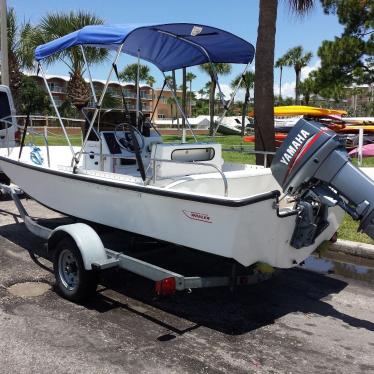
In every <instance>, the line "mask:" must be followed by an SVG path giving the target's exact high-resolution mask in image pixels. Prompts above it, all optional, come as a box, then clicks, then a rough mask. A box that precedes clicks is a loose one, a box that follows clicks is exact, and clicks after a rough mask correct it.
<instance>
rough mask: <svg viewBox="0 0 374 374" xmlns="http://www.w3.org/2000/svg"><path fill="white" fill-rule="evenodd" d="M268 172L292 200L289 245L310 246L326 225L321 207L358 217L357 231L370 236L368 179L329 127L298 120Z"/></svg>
mask: <svg viewBox="0 0 374 374" xmlns="http://www.w3.org/2000/svg"><path fill="white" fill-rule="evenodd" d="M271 171H272V173H273V176H274V177H275V179H276V180H277V182H278V183H279V184H280V186H281V187H282V189H283V192H284V193H285V194H288V195H291V196H293V197H294V198H295V201H296V202H297V204H296V211H297V216H298V218H297V224H296V228H295V232H294V235H293V238H292V240H291V245H293V246H294V247H295V248H301V247H303V246H306V245H310V244H312V242H313V240H314V239H315V238H316V236H318V234H319V233H320V232H321V230H323V229H324V228H326V225H328V223H327V221H326V214H327V213H326V211H327V208H328V207H332V206H335V205H339V206H340V207H341V208H342V209H344V210H345V211H346V212H347V213H349V214H350V215H351V216H352V217H353V218H354V219H356V220H360V227H359V230H361V231H363V232H365V233H366V234H368V235H369V236H370V237H372V238H374V181H373V180H372V179H370V178H369V177H367V176H366V175H365V174H364V173H363V172H362V171H361V170H359V169H358V168H357V167H355V166H354V165H353V164H352V163H351V162H350V158H349V156H348V154H347V152H346V150H345V147H344V142H343V141H342V139H341V138H340V137H339V135H338V134H336V133H335V132H334V131H332V130H330V129H328V128H327V127H325V126H323V125H322V124H320V123H317V122H310V121H306V120H304V119H302V120H300V121H299V122H298V123H297V124H296V125H295V126H294V128H293V129H292V130H291V131H290V133H289V135H288V136H287V138H286V139H285V141H284V142H283V144H282V146H281V147H280V148H279V149H278V151H277V153H276V155H275V157H274V160H273V163H272V165H271ZM321 212H323V213H322V215H321Z"/></svg>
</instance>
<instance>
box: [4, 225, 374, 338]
mask: <svg viewBox="0 0 374 374" xmlns="http://www.w3.org/2000/svg"><path fill="white" fill-rule="evenodd" d="M0 235H2V236H3V237H5V238H6V239H8V240H10V241H12V242H14V243H15V244H17V245H19V246H21V247H23V248H24V249H25V250H27V251H28V252H29V253H30V254H31V255H35V254H36V255H38V256H42V257H45V250H44V249H43V247H44V246H43V241H42V240H40V239H38V238H36V237H35V236H33V235H32V234H30V233H29V232H28V231H27V229H26V228H25V226H24V225H23V224H10V225H4V226H1V228H0ZM34 260H35V258H34ZM36 262H38V261H36ZM39 265H40V266H42V267H43V268H45V266H43V264H39ZM200 265H201V264H200ZM179 266H180V264H179ZM46 270H47V269H46ZM100 284H101V285H100V287H99V291H98V293H97V295H95V296H94V297H93V298H91V299H90V300H88V301H87V302H85V303H84V304H83V305H84V306H85V307H86V308H87V309H92V310H96V311H97V312H99V313H108V312H110V311H112V310H114V309H124V310H127V311H130V312H132V313H134V314H137V315H139V316H141V317H142V318H145V319H147V320H149V321H151V322H153V323H155V324H157V325H160V326H162V327H164V328H167V329H168V330H170V331H171V332H172V333H173V334H166V335H165V336H162V337H159V340H169V339H173V338H175V337H176V336H178V335H183V334H184V333H186V332H188V331H191V330H194V329H196V328H199V327H200V326H205V327H208V328H210V329H214V330H217V331H219V332H222V333H225V334H228V335H241V334H244V333H247V332H250V331H253V330H256V329H258V328H261V327H263V326H267V325H271V324H274V323H275V322H276V320H277V319H279V318H281V317H283V316H285V315H287V314H290V313H302V314H305V316H306V318H308V315H311V314H316V315H319V316H322V317H331V318H335V319H337V320H340V321H342V322H344V323H346V324H347V325H349V326H351V327H354V328H365V329H367V330H369V331H374V323H373V322H370V321H366V320H363V319H359V318H356V317H353V316H350V315H349V314H344V313H341V312H339V311H337V310H336V309H335V308H334V307H333V306H332V305H331V304H330V303H329V300H330V299H331V298H332V295H334V294H337V293H339V292H340V291H342V290H343V289H344V288H345V287H346V286H347V283H346V282H344V281H342V280H340V279H335V278H332V277H330V276H326V275H324V274H320V273H316V272H312V271H308V270H304V269H289V270H283V271H280V272H278V273H277V274H276V275H275V276H273V278H271V279H270V280H267V281H265V282H262V283H259V284H256V285H251V286H243V287H238V288H236V289H235V290H234V291H233V292H231V291H230V290H229V288H206V289H196V290H193V291H192V292H177V293H176V294H174V295H172V296H169V297H162V298H157V297H155V294H154V283H153V282H151V281H148V280H146V279H144V278H142V277H140V276H137V275H134V274H129V273H127V272H125V271H122V270H119V269H112V270H111V271H106V272H104V273H103V274H102V277H101V282H100ZM113 293H114V294H116V296H114V297H113ZM118 295H120V297H118ZM141 304H143V306H142V305H141ZM134 305H135V306H134ZM136 305H138V306H136ZM139 305H140V306H139ZM181 325H182V327H181Z"/></svg>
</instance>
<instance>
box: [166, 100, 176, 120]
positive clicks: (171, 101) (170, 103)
mask: <svg viewBox="0 0 374 374" xmlns="http://www.w3.org/2000/svg"><path fill="white" fill-rule="evenodd" d="M174 102H175V101H174V98H173V97H168V98H167V104H169V105H170V115H171V119H172V122H173V120H174V116H173V107H174Z"/></svg>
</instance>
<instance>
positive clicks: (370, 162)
mask: <svg viewBox="0 0 374 374" xmlns="http://www.w3.org/2000/svg"><path fill="white" fill-rule="evenodd" d="M163 138H164V141H166V142H179V141H180V137H179V136H176V135H167V136H164V137H163ZM197 138H198V140H199V141H202V142H212V141H213V139H212V138H210V137H208V136H198V137H197ZM187 141H188V142H192V141H193V138H192V137H187ZM214 141H216V142H218V143H221V144H222V146H223V148H231V147H233V146H244V147H245V149H247V148H248V149H251V148H252V149H253V147H251V146H250V145H248V143H245V142H243V139H242V138H241V136H236V135H230V136H217V137H216V138H214ZM71 142H72V145H74V146H79V145H81V142H82V140H81V138H80V137H79V136H72V137H71ZM27 143H33V144H36V145H44V142H43V140H42V138H41V137H37V136H35V137H26V143H25V144H27ZM48 144H49V145H67V143H66V140H65V138H64V137H63V136H55V135H51V136H49V137H48ZM223 158H224V160H225V161H226V162H237V163H245V164H254V163H255V156H254V155H251V154H247V153H244V152H242V153H240V152H230V151H224V152H223ZM352 162H353V164H355V165H357V159H353V160H352ZM363 166H367V167H374V157H367V158H364V159H363ZM358 225H359V224H358V222H356V221H354V220H353V219H352V218H351V217H350V216H348V215H347V214H346V215H345V217H344V220H343V223H342V225H341V226H340V227H339V231H338V237H339V238H340V239H345V240H352V241H357V242H362V243H369V244H374V240H372V239H370V238H369V237H368V236H367V235H365V234H361V233H358V232H357V228H358Z"/></svg>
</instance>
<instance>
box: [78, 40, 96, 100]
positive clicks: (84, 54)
mask: <svg viewBox="0 0 374 374" xmlns="http://www.w3.org/2000/svg"><path fill="white" fill-rule="evenodd" d="M80 47H81V51H82V55H83V60H84V63H85V65H86V66H87V72H88V77H89V80H90V87H91V91H92V96H93V99H94V102H95V105H97V98H96V92H95V87H94V85H93V81H92V76H91V70H90V66H89V65H88V62H87V58H86V53H85V52H84V48H83V45H82V44H81V45H80Z"/></svg>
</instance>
